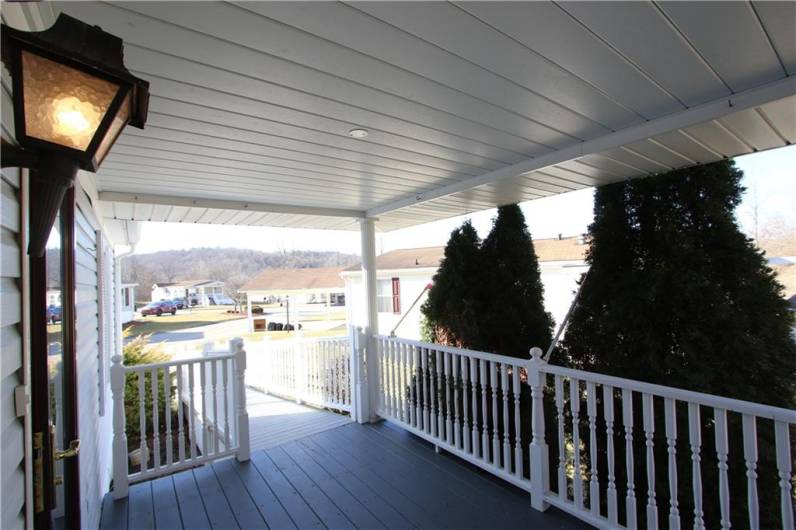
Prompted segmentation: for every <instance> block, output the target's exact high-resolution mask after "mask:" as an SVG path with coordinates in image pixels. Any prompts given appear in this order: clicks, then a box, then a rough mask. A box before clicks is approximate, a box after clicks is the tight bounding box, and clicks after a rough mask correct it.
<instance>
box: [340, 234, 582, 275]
mask: <svg viewBox="0 0 796 530" xmlns="http://www.w3.org/2000/svg"><path fill="white" fill-rule="evenodd" d="M533 246H534V249H535V250H536V256H537V257H538V258H539V261H540V262H549V261H582V260H584V259H585V258H586V249H587V248H588V245H586V244H584V243H583V238H582V237H581V236H576V237H562V238H554V239H535V240H534V241H533ZM444 256H445V247H422V248H407V249H401V250H393V251H391V252H385V253H384V254H382V255H380V256H376V269H377V270H402V269H423V268H435V269H436V268H437V267H439V264H440V262H441V261H442V258H443V257H444ZM345 270H346V272H354V271H359V270H360V265H353V266H351V267H348V268H347V269H345Z"/></svg>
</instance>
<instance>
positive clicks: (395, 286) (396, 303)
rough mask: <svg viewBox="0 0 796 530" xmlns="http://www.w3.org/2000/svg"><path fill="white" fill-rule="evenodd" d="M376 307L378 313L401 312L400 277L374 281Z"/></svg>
mask: <svg viewBox="0 0 796 530" xmlns="http://www.w3.org/2000/svg"><path fill="white" fill-rule="evenodd" d="M376 307H377V309H378V312H379V313H395V314H400V313H401V279H400V278H390V279H384V280H377V281H376Z"/></svg>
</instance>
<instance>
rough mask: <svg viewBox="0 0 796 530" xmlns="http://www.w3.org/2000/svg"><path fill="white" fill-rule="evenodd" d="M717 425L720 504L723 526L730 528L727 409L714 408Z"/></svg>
mask: <svg viewBox="0 0 796 530" xmlns="http://www.w3.org/2000/svg"><path fill="white" fill-rule="evenodd" d="M713 420H714V422H715V426H716V458H717V459H718V468H719V505H720V507H721V528H722V530H728V529H729V528H730V526H731V523H730V482H729V477H728V476H727V469H728V465H727V455H728V453H729V451H730V447H729V443H728V441H727V411H726V410H724V409H713Z"/></svg>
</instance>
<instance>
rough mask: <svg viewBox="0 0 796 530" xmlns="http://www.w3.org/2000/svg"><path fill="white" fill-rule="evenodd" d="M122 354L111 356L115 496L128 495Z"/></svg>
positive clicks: (117, 497)
mask: <svg viewBox="0 0 796 530" xmlns="http://www.w3.org/2000/svg"><path fill="white" fill-rule="evenodd" d="M122 360H123V359H122V356H121V355H114V356H113V357H112V358H111V362H112V363H113V364H112V365H111V392H113V498H114V499H121V498H124V497H127V490H128V487H129V484H128V481H127V432H126V423H127V422H126V421H125V417H124V381H125V371H124V365H123V364H122Z"/></svg>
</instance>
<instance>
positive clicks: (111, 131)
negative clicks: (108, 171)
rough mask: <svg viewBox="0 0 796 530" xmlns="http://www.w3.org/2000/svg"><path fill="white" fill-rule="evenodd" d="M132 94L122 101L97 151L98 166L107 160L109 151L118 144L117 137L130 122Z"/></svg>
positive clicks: (128, 94)
mask: <svg viewBox="0 0 796 530" xmlns="http://www.w3.org/2000/svg"><path fill="white" fill-rule="evenodd" d="M130 94H131V92H128V93H127V95H126V96H125V97H124V101H122V104H121V106H120V107H119V110H118V111H117V112H116V116H114V117H113V121H112V122H111V126H110V127H108V132H106V133H105V138H103V139H102V143H100V146H99V148H98V149H97V155H96V158H97V163H98V164H101V163H102V161H103V160H104V159H105V155H107V154H108V150H109V149H110V148H111V146H112V145H113V144H114V143H115V142H116V137H117V136H119V133H121V132H122V129H124V126H125V125H127V122H129V121H130Z"/></svg>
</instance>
